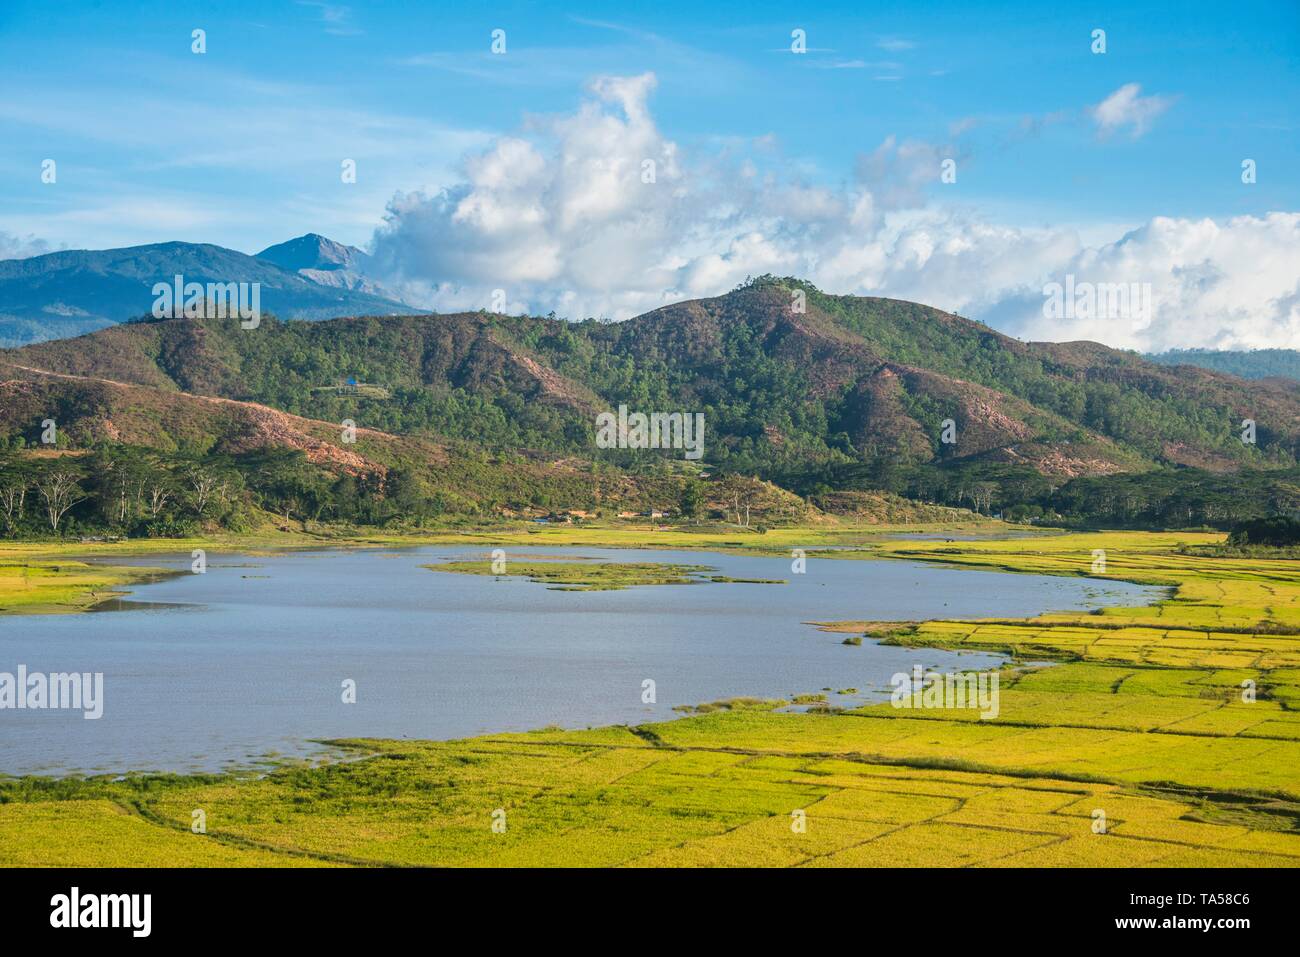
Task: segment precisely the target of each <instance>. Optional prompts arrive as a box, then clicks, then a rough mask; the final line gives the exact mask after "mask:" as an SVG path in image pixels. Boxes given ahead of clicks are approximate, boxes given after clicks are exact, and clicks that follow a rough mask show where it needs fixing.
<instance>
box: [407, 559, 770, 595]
mask: <svg viewBox="0 0 1300 957" xmlns="http://www.w3.org/2000/svg"><path fill="white" fill-rule="evenodd" d="M492 564H493V563H492V562H490V561H458V562H445V563H443V564H440V565H425V566H423V567H424V568H427V569H429V570H430V571H435V572H451V573H453V574H460V575H492V576H495V577H500V578H507V577H509V578H527V579H528V580H529V581H532V582H539V583H542V584H545V585H549V586H550V587H551V589H552V590H553V591H613V590H616V589H619V588H630V587H632V586H634V585H698V584H701V583H703V582H706V581H710V582H757V583H761V584H767V583H768V582H766V581H763V580H760V579H739V578H727V577H725V576H721V575H718V576H708V577H705V576H707V573H708V572H711V571H714V569H713V568H711V567H709V566H708V565H677V564H670V563H659V562H600V563H591V562H539V561H524V562H521V561H511V562H509V563H508V564H507V565H506V568H505V570H504V571H499V572H498V571H494V570H493V567H492ZM776 584H785V583H784V582H776Z"/></svg>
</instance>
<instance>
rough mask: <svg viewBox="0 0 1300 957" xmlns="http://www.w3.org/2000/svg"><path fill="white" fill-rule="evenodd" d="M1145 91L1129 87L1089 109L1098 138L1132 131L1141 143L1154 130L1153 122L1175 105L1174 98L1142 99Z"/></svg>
mask: <svg viewBox="0 0 1300 957" xmlns="http://www.w3.org/2000/svg"><path fill="white" fill-rule="evenodd" d="M1141 93H1142V87H1141V86H1139V85H1138V84H1137V83H1126V84H1124V85H1123V86H1121V87H1120V88H1119V89H1118V90H1116V91H1115V92H1114V93H1112V94H1111V95H1110V96H1108V97H1106V99H1104V100H1102V101H1101V102H1100V103H1098V104H1096V105H1095V106H1090V107H1088V115H1089V116H1091V117H1092V119H1093V121H1094V122H1095V123H1096V124H1097V134H1098V135H1099V136H1102V137H1107V136H1110V135H1111V134H1113V133H1115V132H1117V131H1119V130H1122V129H1123V128H1124V127H1129V128H1130V131H1131V133H1132V136H1133V138H1134V139H1137V138H1138V137H1139V136H1141V135H1142V134H1143V133H1145V132H1146V131H1147V130H1148V129H1149V128H1150V127H1151V121H1152V120H1154V119H1155V118H1156V117H1157V116H1159V115H1160V114H1161V113H1163V112H1164V111H1165V110H1167V109H1169V107H1170V106H1171V105H1172V104H1173V102H1174V101H1173V98H1171V97H1167V96H1159V95H1157V94H1152V95H1151V96H1142V95H1141Z"/></svg>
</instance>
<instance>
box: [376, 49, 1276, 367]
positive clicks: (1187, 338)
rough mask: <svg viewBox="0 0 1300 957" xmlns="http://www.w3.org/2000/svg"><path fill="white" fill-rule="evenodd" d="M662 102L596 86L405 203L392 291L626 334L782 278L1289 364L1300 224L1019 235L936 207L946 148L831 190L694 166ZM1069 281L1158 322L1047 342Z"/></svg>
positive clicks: (618, 84) (763, 155)
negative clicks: (660, 123) (659, 311)
mask: <svg viewBox="0 0 1300 957" xmlns="http://www.w3.org/2000/svg"><path fill="white" fill-rule="evenodd" d="M654 85H655V80H654V77H653V75H650V74H645V75H642V76H637V77H602V78H600V79H597V80H596V81H595V82H593V83H592V84H591V86H590V96H589V97H588V98H587V99H586V101H585V102H583V103H582V104H581V105H580V107H579V108H578V110H577V111H576V112H574V113H572V114H568V115H562V116H556V117H548V118H543V119H536V120H534V121H532V122H531V123H530V124H529V126H528V128H527V129H526V130H524V131H523V132H522V133H520V134H518V135H514V136H506V137H501V138H499V139H498V140H497V141H496V142H495V143H494V144H493V145H492V146H491V147H490V148H489V149H487V150H486V151H485V152H482V153H479V154H476V155H473V156H471V157H469V158H467V159H466V160H465V161H464V163H463V164H462V172H461V181H460V182H459V183H458V184H457V185H456V186H454V187H452V188H449V189H446V190H443V191H442V192H440V193H438V194H437V195H426V194H423V193H412V194H405V195H398V196H397V197H395V198H394V199H393V200H392V202H391V203H390V204H389V210H388V215H387V223H386V225H385V226H384V227H382V228H381V229H380V230H379V231H378V232H377V233H376V235H375V241H374V248H375V252H376V255H377V257H378V261H379V263H380V264H381V266H382V267H384V268H385V269H386V270H387V271H388V273H389V274H388V275H387V276H385V277H384V279H385V281H386V282H387V283H390V284H393V285H396V286H398V287H400V288H402V290H403V294H404V296H405V298H407V300H408V301H411V302H422V303H423V304H424V305H426V306H428V307H430V308H434V309H438V310H442V311H451V310H457V309H478V308H484V307H487V306H488V305H489V303H490V301H491V299H492V292H493V290H496V289H502V290H505V292H506V295H507V300H508V302H509V303H510V304H511V306H510V308H511V310H512V311H517V312H518V311H525V310H527V311H530V312H533V313H545V312H547V311H549V310H552V309H554V310H555V311H556V312H557V313H559V314H560V315H565V316H569V317H571V318H583V317H585V316H593V315H607V316H610V317H613V318H619V319H621V318H628V317H630V316H633V315H636V314H637V313H640V312H644V311H646V310H649V309H652V308H655V307H656V306H659V305H663V304H665V303H669V302H674V301H678V300H681V299H686V298H694V297H700V296H710V295H716V294H719V293H722V292H725V291H727V290H728V289H730V288H732V287H733V286H735V285H736V284H737V283H738V282H740V281H742V280H743V279H744V278H745V277H746V276H747V275H757V274H761V273H765V272H772V273H776V274H780V275H797V276H802V277H805V278H808V279H810V280H812V281H813V282H814V283H816V284H817V285H818V286H820V287H821V288H823V289H825V290H827V291H828V292H835V293H851V294H860V295H878V296H891V297H896V298H902V299H912V300H916V301H919V302H924V303H928V304H930V305H934V306H938V307H940V308H944V309H947V310H950V311H955V312H961V313H962V314H963V315H968V316H972V317H973V318H983V319H986V320H987V321H989V322H990V323H991V324H992V325H994V326H996V327H997V328H1001V329H1003V330H1004V331H1007V332H1011V333H1015V334H1019V335H1022V336H1025V337H1027V338H1041V339H1054V340H1063V339H1076V338H1089V339H1096V340H1100V341H1103V342H1106V343H1107V344H1110V345H1114V346H1120V347H1127V348H1137V349H1159V348H1165V347H1170V346H1196V345H1203V346H1221V347H1255V346H1269V345H1272V346H1288V347H1300V306H1298V305H1297V303H1298V302H1300V289H1298V288H1297V286H1298V284H1300V274H1298V273H1297V270H1296V268H1295V263H1297V262H1300V213H1286V212H1278V213H1271V214H1268V215H1266V216H1262V217H1254V216H1242V217H1238V218H1235V219H1231V220H1228V221H1224V222H1215V221H1213V220H1208V219H1207V220H1191V219H1169V218H1156V219H1153V220H1151V221H1150V222H1148V223H1146V224H1144V225H1141V226H1138V227H1137V228H1132V229H1130V230H1128V231H1127V232H1126V233H1123V234H1122V235H1118V237H1117V238H1115V239H1114V240H1113V241H1108V242H1107V241H1102V242H1098V241H1097V240H1096V239H1095V237H1094V236H1092V235H1089V236H1088V239H1087V240H1085V239H1084V238H1082V237H1081V234H1080V230H1078V229H1075V228H1071V227H1066V226H1062V227H1054V228H1047V229H1037V230H1029V229H1024V228H1021V227H1017V226H1011V225H1005V224H1000V223H997V222H990V221H988V220H987V219H986V218H985V217H981V216H978V215H976V214H974V213H972V212H970V211H968V210H964V209H961V208H955V207H940V206H936V205H931V204H928V203H927V194H928V193H929V192H930V191H931V184H933V183H934V182H935V181H936V180H937V179H938V174H939V164H940V162H941V160H942V159H943V158H945V157H947V156H950V155H954V154H953V151H952V148H951V147H947V146H939V145H935V144H929V143H923V142H917V141H903V142H901V143H900V142H898V141H896V140H895V139H894V138H892V137H891V138H888V139H886V140H885V141H884V142H883V143H882V144H881V145H880V147H879V148H877V149H876V150H875V151H873V152H872V153H870V154H867V155H866V156H864V157H862V158H860V160H859V162H858V164H857V169H856V173H855V176H854V178H853V179H852V180H851V181H849V182H847V183H843V184H840V185H838V186H835V187H828V186H824V185H816V184H810V183H808V182H806V181H804V180H803V179H801V178H800V177H799V176H798V175H797V174H796V173H791V172H789V171H787V170H785V169H783V168H782V167H781V166H780V160H779V157H774V156H773V150H772V149H771V145H772V144H770V143H769V144H767V146H768V148H767V149H763V150H760V149H754V150H752V151H750V152H749V153H748V154H746V153H745V152H744V151H743V150H742V149H740V148H737V147H734V144H733V145H732V146H730V147H728V148H727V149H723V150H720V151H717V152H713V153H699V154H691V155H688V154H686V153H685V152H684V151H682V150H680V149H679V148H678V146H677V145H676V144H675V143H673V142H672V141H671V140H669V139H667V138H666V137H664V136H663V134H662V133H661V132H660V131H659V129H658V128H657V127H656V125H655V123H654V120H653V117H652V116H651V114H650V111H649V108H648V98H649V96H650V94H651V92H652V91H653V89H654ZM647 161H653V164H654V167H653V168H654V182H651V183H647V182H643V172H644V171H645V170H646V168H647V167H646V162H647ZM935 188H936V189H940V190H941V189H942V188H943V187H935ZM1111 235H1112V236H1114V235H1116V234H1115V233H1112V234H1111ZM1066 275H1074V276H1075V278H1076V280H1077V281H1080V282H1082V281H1088V282H1124V283H1130V282H1138V283H1150V284H1151V288H1152V295H1153V300H1154V310H1153V314H1152V315H1151V316H1149V317H1146V318H1144V319H1143V320H1142V321H1127V320H1114V319H1111V320H1070V321H1062V320H1048V319H1046V318H1044V315H1043V299H1044V297H1043V285H1044V284H1045V283H1048V282H1053V281H1056V282H1063V281H1064V277H1065V276H1066Z"/></svg>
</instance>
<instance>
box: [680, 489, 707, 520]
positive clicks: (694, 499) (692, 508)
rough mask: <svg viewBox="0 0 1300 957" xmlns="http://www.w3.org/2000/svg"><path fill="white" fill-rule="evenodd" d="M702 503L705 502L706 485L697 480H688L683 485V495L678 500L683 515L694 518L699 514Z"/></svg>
mask: <svg viewBox="0 0 1300 957" xmlns="http://www.w3.org/2000/svg"><path fill="white" fill-rule="evenodd" d="M702 504H704V487H703V486H702V485H701V484H700V483H699V482H697V481H693V480H690V481H687V483H686V485H685V486H683V487H682V497H681V500H680V501H679V502H678V507H679V508H680V509H681V512H682V515H684V516H686V517H687V518H694V517H695V516H696V515H698V514H699V512H700V506H701V505H702Z"/></svg>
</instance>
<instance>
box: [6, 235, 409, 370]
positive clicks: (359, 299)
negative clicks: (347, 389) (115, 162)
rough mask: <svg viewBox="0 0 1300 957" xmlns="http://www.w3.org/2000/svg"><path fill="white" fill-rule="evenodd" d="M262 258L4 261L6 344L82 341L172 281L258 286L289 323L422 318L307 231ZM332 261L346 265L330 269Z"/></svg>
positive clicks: (161, 251)
mask: <svg viewBox="0 0 1300 957" xmlns="http://www.w3.org/2000/svg"><path fill="white" fill-rule="evenodd" d="M312 249H314V250H315V258H314V259H313V258H311V255H310V253H311V250H312ZM340 250H341V251H344V252H342V253H340V252H338V251H340ZM264 252H265V254H267V255H266V256H265V257H263V256H247V255H245V254H244V253H241V252H236V251H235V250H233V249H226V248H224V247H222V246H213V245H210V244H207V243H181V242H172V243H155V244H153V245H149V246H129V247H126V248H124V249H103V250H89V249H75V250H64V251H62V252H56V253H47V254H46V255H43V256H33V257H31V258H30V259H6V260H0V346H15V345H24V344H26V343H30V342H41V341H44V340H47V339H63V338H67V337H69V336H78V335H81V334H82V333H86V332H92V331H94V330H96V329H102V328H104V327H105V326H111V325H113V324H115V323H119V322H125V321H127V320H129V319H134V318H138V317H140V316H143V315H146V314H148V313H149V312H150V310H151V308H152V306H153V301H154V296H153V292H152V290H153V285H154V283H157V282H171V281H172V279H173V277H174V276H176V275H181V276H184V277H185V281H186V282H199V283H204V284H206V283H209V282H220V283H227V282H250V283H251V282H257V283H260V284H261V306H262V310H263V311H264V312H269V313H274V314H275V315H277V316H279V317H280V318H283V319H330V318H333V317H336V316H362V315H376V316H379V315H410V314H414V313H417V312H419V311H420V310H417V309H414V308H412V307H410V306H408V305H406V304H404V303H401V302H398V301H396V300H395V299H393V298H389V297H386V296H383V295H379V294H376V293H375V292H374V291H372V290H374V289H376V288H377V287H376V286H374V285H373V283H370V282H369V280H367V279H365V278H364V277H363V276H362V275H361V271H360V269H359V268H358V267H359V266H361V264H362V260H361V259H359V258H356V257H357V256H360V257H364V256H365V254H364V253H362V252H361V251H360V250H357V249H353V247H350V246H342V245H340V244H338V243H334V242H332V241H331V240H328V239H325V237H323V236H316V235H315V234H310V235H309V236H303V237H300V238H299V239H297V240H290V241H289V242H288V243H282V244H281V245H279V246H272V247H271V248H270V249H267V250H265V251H264ZM295 256H296V258H295ZM336 256H342V257H343V260H342V261H339V262H333V261H332V260H331V258H330V257H336ZM349 257H352V258H349ZM277 259H280V260H281V262H283V263H284V264H283V265H282V264H281V263H280V262H277V261H276V260H277ZM300 261H301V262H302V263H303V265H298V262H300ZM317 274H319V278H318V276H317Z"/></svg>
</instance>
